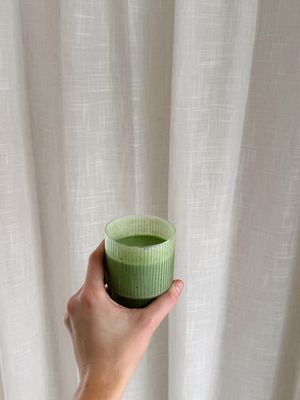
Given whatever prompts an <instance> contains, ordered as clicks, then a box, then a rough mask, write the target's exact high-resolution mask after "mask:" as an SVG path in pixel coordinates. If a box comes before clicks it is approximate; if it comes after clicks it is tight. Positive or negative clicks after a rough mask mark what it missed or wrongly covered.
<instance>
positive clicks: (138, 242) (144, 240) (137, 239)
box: [117, 235, 166, 247]
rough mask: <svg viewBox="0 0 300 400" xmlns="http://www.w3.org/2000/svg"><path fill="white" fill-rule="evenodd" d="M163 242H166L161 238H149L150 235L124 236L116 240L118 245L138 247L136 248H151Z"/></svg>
mask: <svg viewBox="0 0 300 400" xmlns="http://www.w3.org/2000/svg"><path fill="white" fill-rule="evenodd" d="M165 241H166V240H165V239H162V238H161V237H158V236H150V235H133V236H126V237H123V238H121V239H118V240H117V242H118V243H121V244H125V245H126V246H138V247H146V246H153V245H155V244H160V243H163V242H165Z"/></svg>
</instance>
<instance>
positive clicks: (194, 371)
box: [0, 0, 300, 400]
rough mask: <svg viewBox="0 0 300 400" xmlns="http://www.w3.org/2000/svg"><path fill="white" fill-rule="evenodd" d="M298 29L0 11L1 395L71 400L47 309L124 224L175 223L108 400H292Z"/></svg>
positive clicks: (277, 1)
mask: <svg viewBox="0 0 300 400" xmlns="http://www.w3.org/2000/svg"><path fill="white" fill-rule="evenodd" d="M299 26H300V3H299V1H298V0H260V1H259V0H230V1H225V0H218V1H217V0H185V1H184V0H176V1H175V0H172V1H171V0H161V1H158V0H153V1H152V0H151V1H146V0H131V1H125V0H122V1H121V0H114V1H109V0H106V1H105V0H72V1H71V0H51V1H50V0H24V1H23V0H19V1H17V0H0V135H1V136H0V138H1V139H0V151H1V158H0V162H1V165H0V193H1V195H0V196H1V197H0V199H1V214H0V222H1V229H0V256H1V270H0V279H1V282H0V284H1V286H0V288H1V290H0V324H1V328H0V368H1V381H0V388H2V391H1V390H0V398H1V399H5V400H6V399H7V400H19V399H22V400H35V399H39V400H40V399H43V400H57V399H63V400H64V399H66V400H67V399H70V398H71V396H72V393H73V391H74V388H75V385H76V369H75V364H74V359H73V353H72V349H71V344H70V340H69V337H68V335H67V332H66V331H65V328H64V326H63V315H64V312H65V304H66V301H67V298H68V297H69V296H70V295H71V293H72V292H73V291H75V290H77V289H78V287H79V286H80V285H81V283H82V280H83V277H84V274H85V269H86V263H87V257H88V255H89V253H90V251H91V250H92V249H93V248H95V247H96V246H97V244H98V243H99V241H100V240H102V238H103V229H104V226H105V224H106V222H107V221H109V220H110V219H112V218H113V217H116V216H120V215H124V214H129V213H151V214H155V215H158V216H162V217H165V218H169V219H170V221H172V222H173V223H174V224H175V226H176V228H177V249H176V263H175V270H176V274H175V275H176V277H178V278H182V279H183V280H184V281H185V290H184V293H183V295H182V297H181V299H180V302H179V304H178V306H177V307H176V310H174V311H173V312H172V314H171V316H170V317H169V320H165V321H164V323H163V324H162V326H161V327H160V329H159V331H158V332H157V333H156V335H155V337H154V339H153V342H152V343H151V346H150V348H149V350H148V352H147V354H146V355H145V357H144V359H143V361H142V364H141V365H140V367H139V369H138V370H137V371H136V374H135V376H134V377H133V379H132V381H131V382H130V384H129V387H128V389H127V392H126V394H125V396H124V399H126V400H129V399H130V400H141V399H143V400H167V399H169V400H296V399H299V398H300V377H299V361H300V353H299V348H300V320H299V313H300V310H299V309H300V270H299V269H300V244H299V243H300V238H299V236H300V230H299V227H300V223H299V209H300V205H299V199H300V182H299V168H300V134H299V130H300V75H299V74H300V28H299ZM1 382H2V386H1ZM1 396H2V397H1Z"/></svg>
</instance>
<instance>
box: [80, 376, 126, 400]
mask: <svg viewBox="0 0 300 400" xmlns="http://www.w3.org/2000/svg"><path fill="white" fill-rule="evenodd" d="M127 383H128V380H127V379H126V378H125V376H124V374H122V373H116V372H115V371H113V370H109V371H106V370H105V369H97V370H94V369H93V370H89V371H88V372H87V373H85V375H84V376H82V378H81V380H80V383H79V386H78V388H77V390H76V392H75V395H74V400H94V399H95V400H120V399H121V397H122V394H123V392H124V390H125V388H126V386H127Z"/></svg>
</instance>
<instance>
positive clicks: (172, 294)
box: [167, 290, 178, 305]
mask: <svg viewBox="0 0 300 400" xmlns="http://www.w3.org/2000/svg"><path fill="white" fill-rule="evenodd" d="M177 298H178V294H177V292H176V291H175V290H169V291H168V292H167V300H168V302H169V303H170V304H171V305H173V304H175V303H176V301H177Z"/></svg>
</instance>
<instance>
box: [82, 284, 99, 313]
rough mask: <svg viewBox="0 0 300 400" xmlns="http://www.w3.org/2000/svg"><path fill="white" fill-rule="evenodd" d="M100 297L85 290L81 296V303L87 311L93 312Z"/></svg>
mask: <svg viewBox="0 0 300 400" xmlns="http://www.w3.org/2000/svg"><path fill="white" fill-rule="evenodd" d="M97 300H98V297H97V296H95V294H94V293H93V292H92V291H91V290H87V289H83V290H82V292H81V294H80V302H81V305H82V307H83V308H85V309H86V310H93V309H94V308H95V305H96V303H97Z"/></svg>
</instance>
